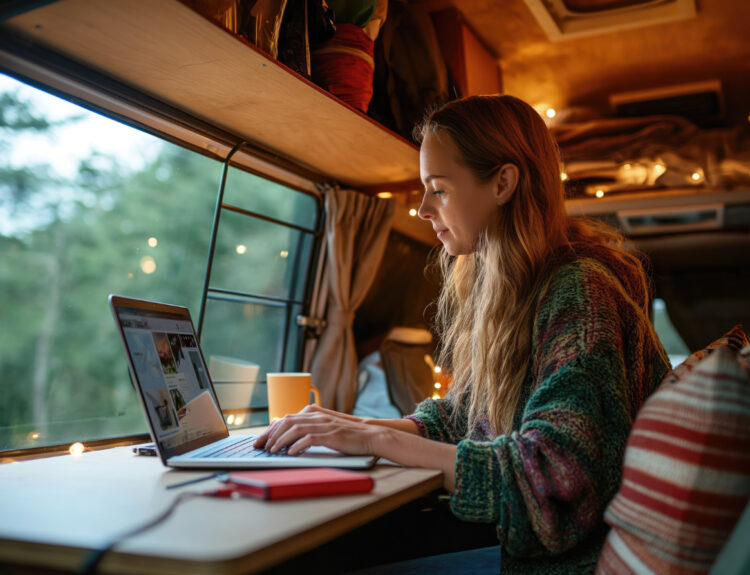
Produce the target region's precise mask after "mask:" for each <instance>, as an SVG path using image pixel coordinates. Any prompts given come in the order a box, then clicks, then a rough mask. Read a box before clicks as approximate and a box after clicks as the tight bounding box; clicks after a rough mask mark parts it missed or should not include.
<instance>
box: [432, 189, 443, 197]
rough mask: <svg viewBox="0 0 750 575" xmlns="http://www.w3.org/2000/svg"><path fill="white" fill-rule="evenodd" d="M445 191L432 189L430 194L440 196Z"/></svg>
mask: <svg viewBox="0 0 750 575" xmlns="http://www.w3.org/2000/svg"><path fill="white" fill-rule="evenodd" d="M444 193H445V192H443V190H433V191H432V195H433V196H442V195H443V194H444Z"/></svg>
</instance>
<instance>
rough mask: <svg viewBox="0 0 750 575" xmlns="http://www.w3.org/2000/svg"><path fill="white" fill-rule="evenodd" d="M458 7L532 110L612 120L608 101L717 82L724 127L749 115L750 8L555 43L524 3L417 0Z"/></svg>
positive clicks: (712, 5)
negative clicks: (586, 112)
mask: <svg viewBox="0 0 750 575" xmlns="http://www.w3.org/2000/svg"><path fill="white" fill-rule="evenodd" d="M413 2H414V3H415V4H419V5H424V6H425V7H426V8H428V9H429V10H430V11H432V10H440V9H443V8H448V7H451V6H453V7H456V8H457V9H458V10H459V11H460V12H462V13H463V15H464V17H465V20H466V22H467V23H468V25H469V26H470V27H471V28H472V29H473V30H474V32H475V33H476V34H477V36H478V37H479V38H480V39H481V41H482V42H483V43H484V44H485V46H486V47H487V48H488V49H489V50H490V51H491V52H492V53H493V54H494V56H495V57H496V58H497V62H498V66H499V68H500V71H501V77H502V83H503V91H504V92H505V93H508V94H513V95H515V96H518V97H520V98H522V99H524V100H526V101H528V102H529V103H531V104H532V105H536V104H541V103H545V104H547V105H550V106H553V107H555V108H556V109H557V110H566V109H570V108H571V107H576V108H579V107H582V108H586V109H590V110H593V111H594V112H596V113H597V114H598V115H601V116H607V115H608V114H610V113H611V112H610V108H609V95H610V94H613V93H620V92H630V91H635V90H643V89H651V88H655V87H664V86H670V85H676V84H683V83H693V82H702V81H705V80H713V79H718V80H720V81H721V83H722V87H723V94H724V101H725V110H726V118H727V123H728V124H730V125H737V124H738V123H741V122H747V121H748V115H749V114H750V27H748V26H749V24H748V23H750V2H748V1H747V0H695V10H696V16H695V17H693V18H689V19H685V20H680V21H673V22H668V23H662V24H654V25H646V26H641V27H638V28H635V29H623V30H617V31H614V32H612V31H608V32H606V31H605V32H602V33H599V34H595V35H590V36H586V37H582V38H573V39H564V40H559V41H551V40H550V39H549V38H548V37H547V34H546V33H545V32H544V30H543V29H542V27H541V26H540V24H539V23H538V22H537V20H536V18H535V17H534V16H533V15H532V12H531V11H530V9H529V8H528V7H527V4H526V2H525V1H524V0H497V1H493V0H413Z"/></svg>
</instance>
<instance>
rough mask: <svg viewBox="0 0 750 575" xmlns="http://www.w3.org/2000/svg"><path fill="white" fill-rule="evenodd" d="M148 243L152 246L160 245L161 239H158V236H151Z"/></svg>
mask: <svg viewBox="0 0 750 575" xmlns="http://www.w3.org/2000/svg"><path fill="white" fill-rule="evenodd" d="M148 245H149V246H150V247H152V248H155V247H156V246H158V245H159V240H157V239H156V238H154V237H150V238H148Z"/></svg>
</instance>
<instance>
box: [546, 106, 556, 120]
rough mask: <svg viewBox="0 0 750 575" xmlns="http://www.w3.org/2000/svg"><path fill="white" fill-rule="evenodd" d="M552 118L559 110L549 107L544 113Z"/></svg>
mask: <svg viewBox="0 0 750 575" xmlns="http://www.w3.org/2000/svg"><path fill="white" fill-rule="evenodd" d="M544 114H545V115H546V116H547V117H548V118H549V119H550V120H551V119H552V118H554V117H555V116H557V110H555V109H554V108H553V107H551V106H550V107H549V108H547V111H546V112H545V113H544Z"/></svg>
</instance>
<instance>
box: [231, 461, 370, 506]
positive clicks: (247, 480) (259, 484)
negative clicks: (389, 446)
mask: <svg viewBox="0 0 750 575" xmlns="http://www.w3.org/2000/svg"><path fill="white" fill-rule="evenodd" d="M224 482H225V483H226V485H227V486H228V487H230V488H232V489H234V490H236V491H238V492H240V493H242V494H243V495H251V496H253V497H258V498H260V499H270V500H274V499H297V498H301V497H321V496H325V495H346V494H350V493H367V492H368V491H372V488H373V486H374V485H375V484H374V482H373V480H372V477H370V476H369V475H367V474H365V473H357V472H355V471H345V470H343V469H329V468H326V467H318V468H312V469H308V468H303V469H268V470H264V471H236V472H233V473H229V474H228V475H227V479H226V480H224Z"/></svg>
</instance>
